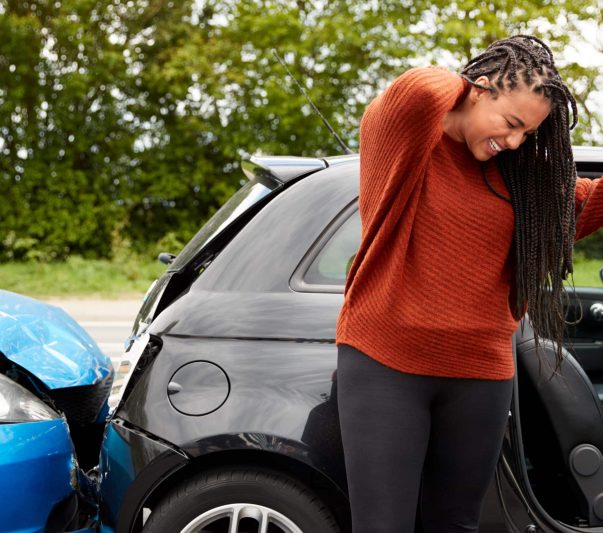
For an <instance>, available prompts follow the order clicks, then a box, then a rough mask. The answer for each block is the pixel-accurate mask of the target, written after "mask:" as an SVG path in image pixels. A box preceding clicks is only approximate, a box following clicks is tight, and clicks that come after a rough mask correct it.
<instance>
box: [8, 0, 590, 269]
mask: <svg viewBox="0 0 603 533" xmlns="http://www.w3.org/2000/svg"><path fill="white" fill-rule="evenodd" d="M597 2H598V0H571V1H569V0H559V1H558V2H551V1H542V0H530V1H525V0H524V1H521V2H517V1H511V0H485V1H483V2H478V3H476V2H474V1H470V0H457V1H455V2H444V1H442V0H439V1H436V2H434V1H429V2H427V1H426V0H415V1H398V0H396V1H394V0H383V1H379V2H376V1H352V0H333V1H331V2H310V1H305V0H297V1H292V0H291V1H288V0H226V1H217V0H205V1H201V2H197V1H195V2H193V1H192V0H179V1H175V0H128V1H126V0H37V1H36V2H35V3H34V2H31V1H29V0H0V34H1V35H2V36H3V39H2V41H0V155H1V156H2V157H1V158H0V235H2V236H3V237H2V238H1V239H0V261H8V260H37V261H47V260H55V259H61V258H65V257H68V256H69V255H71V254H78V255H81V256H82V257H114V258H119V257H125V256H127V255H130V256H131V255H132V254H143V255H144V256H151V255H154V254H155V253H156V252H157V251H158V248H160V247H161V246H164V245H165V246H167V247H168V248H169V249H167V250H165V251H174V250H175V248H176V247H180V246H181V244H182V243H184V242H186V240H187V239H188V238H190V237H191V236H192V235H193V234H194V233H195V232H196V231H197V229H198V228H199V226H200V225H201V224H202V223H203V222H205V221H206V220H207V219H208V218H209V217H210V216H211V214H212V213H213V212H215V210H216V209H217V208H218V207H219V205H221V204H222V203H223V202H224V201H225V200H226V199H227V198H228V197H229V196H230V195H231V194H232V193H233V192H234V191H235V190H236V189H237V188H238V187H239V186H240V181H241V179H242V175H241V173H240V169H239V160H240V159H241V157H242V156H243V155H245V154H247V153H254V152H258V151H261V152H263V153H274V154H297V155H324V154H335V153H339V152H340V148H339V146H338V145H337V143H336V142H335V140H334V139H333V137H332V136H331V135H330V134H329V133H328V131H327V130H326V128H325V127H324V126H323V124H322V122H321V121H320V119H319V117H318V116H316V115H315V114H314V113H313V112H312V111H311V109H310V107H309V106H308V104H307V103H306V101H305V100H304V98H303V97H302V96H301V95H300V94H299V91H298V90H297V89H296V87H295V86H294V84H293V82H292V81H291V80H290V79H289V78H288V77H287V76H286V74H285V72H284V70H283V69H282V67H281V66H280V65H279V64H278V63H277V62H276V60H275V58H274V56H273V55H272V52H271V50H272V49H273V48H276V49H277V50H278V51H279V52H280V53H281V54H282V55H283V56H284V58H285V61H286V62H287V64H288V65H289V67H290V68H291V70H292V71H293V73H294V74H295V75H296V76H297V77H298V78H299V79H300V80H301V83H302V84H304V85H305V87H306V88H307V89H308V90H309V92H310V93H311V95H312V98H313V99H314V100H315V101H316V103H317V105H318V107H319V108H320V109H321V111H322V112H323V114H324V115H325V116H326V117H327V118H328V119H329V121H330V122H331V123H332V124H333V126H334V127H335V129H336V130H337V131H338V132H339V133H340V135H341V136H342V138H344V139H346V140H347V142H348V144H349V145H350V147H351V148H353V149H356V148H357V141H356V139H357V128H358V122H359V118H360V116H361V114H362V111H363V109H364V106H365V105H366V103H367V102H368V101H369V100H370V99H371V98H372V97H373V96H374V95H375V94H376V93H377V92H378V91H379V90H380V89H381V88H383V87H384V86H385V84H387V83H388V82H389V81H390V80H391V79H393V78H394V77H395V76H396V75H397V74H399V73H400V72H402V71H403V70H404V69H406V68H408V67H410V66H413V65H425V64H429V63H440V64H444V65H447V66H450V67H451V68H459V67H460V66H461V65H462V64H463V63H464V62H465V61H466V60H467V59H468V58H469V57H471V56H473V55H475V54H476V53H478V52H479V51H480V50H482V49H483V48H484V47H485V46H487V45H488V44H489V43H490V42H492V41H493V40H495V39H497V38H500V37H503V36H506V35H509V34H513V33H518V32H528V33H533V34H536V35H540V36H542V37H543V38H544V39H545V40H546V41H548V42H550V43H551V44H552V46H553V48H554V50H555V51H556V52H559V51H561V50H562V49H563V48H564V47H565V46H567V45H568V44H570V43H572V42H574V41H575V40H577V39H578V38H579V37H580V31H581V26H580V24H581V23H582V22H583V21H588V20H591V21H598V23H599V24H600V23H601V10H600V9H598V6H597ZM563 73H564V75H565V77H566V79H567V80H568V82H569V83H570V84H571V85H572V86H573V87H574V91H575V93H576V96H577V98H578V101H579V103H580V105H581V110H582V114H583V118H582V119H581V120H582V121H581V123H580V127H579V129H578V130H577V131H576V135H575V139H576V141H579V142H598V143H601V141H602V139H601V138H600V134H601V131H602V129H601V116H600V115H597V114H596V113H594V111H593V109H591V107H592V105H591V104H590V103H589V101H588V97H589V95H590V94H591V92H592V91H593V90H594V89H595V87H596V74H597V73H596V72H594V71H593V69H591V68H587V67H585V66H583V65H579V64H568V65H565V66H564V68H563ZM597 125H598V129H597ZM592 132H594V133H592ZM597 132H598V133H597ZM597 135H599V136H598V137H597ZM161 251H164V250H161ZM120 254H121V255H120Z"/></svg>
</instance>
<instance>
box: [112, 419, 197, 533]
mask: <svg viewBox="0 0 603 533" xmlns="http://www.w3.org/2000/svg"><path fill="white" fill-rule="evenodd" d="M187 463H188V457H187V456H186V455H184V454H183V453H182V452H179V451H178V450H176V449H175V448H172V447H170V446H169V445H168V444H167V443H165V442H160V441H159V440H155V439H154V438H153V437H152V436H151V435H148V434H146V433H143V432H141V431H138V430H137V429H135V428H133V427H129V426H127V425H124V423H123V421H121V420H120V419H118V418H114V419H113V420H111V421H110V422H109V423H108V424H107V427H106V428H105V435H104V438H103V444H102V447H101V455H100V471H101V472H102V476H101V485H100V522H101V526H100V530H101V532H102V533H113V532H114V531H117V532H120V533H121V532H126V531H130V530H131V529H132V527H133V525H134V524H135V522H136V519H137V517H138V516H140V514H141V511H142V507H143V506H144V503H145V501H146V500H147V498H148V497H149V495H150V494H152V493H153V491H154V490H156V489H157V487H158V484H159V483H160V482H161V481H162V480H164V479H166V478H167V477H169V476H170V475H171V474H172V473H173V472H175V471H177V470H179V469H180V468H182V467H183V466H184V465H186V464H187Z"/></svg>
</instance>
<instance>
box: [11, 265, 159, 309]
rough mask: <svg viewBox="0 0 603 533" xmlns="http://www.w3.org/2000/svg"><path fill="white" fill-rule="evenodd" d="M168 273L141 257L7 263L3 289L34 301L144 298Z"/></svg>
mask: <svg viewBox="0 0 603 533" xmlns="http://www.w3.org/2000/svg"><path fill="white" fill-rule="evenodd" d="M164 270H165V265H162V264H161V263H159V261H156V260H155V261H151V260H149V259H139V258H129V259H128V260H127V261H123V262H115V261H107V260H100V259H99V260H96V259H82V258H81V257H71V258H70V259H68V260H67V261H65V262H62V263H4V264H0V288H2V289H5V290H8V291H13V292H18V293H20V294H25V295H27V296H33V297H34V298H50V297H56V298H106V299H120V298H132V297H140V296H141V295H143V294H144V293H145V292H146V290H147V289H148V288H149V285H150V284H151V282H152V281H153V280H154V279H156V278H157V277H159V276H160V275H161V273H162V272H163V271H164Z"/></svg>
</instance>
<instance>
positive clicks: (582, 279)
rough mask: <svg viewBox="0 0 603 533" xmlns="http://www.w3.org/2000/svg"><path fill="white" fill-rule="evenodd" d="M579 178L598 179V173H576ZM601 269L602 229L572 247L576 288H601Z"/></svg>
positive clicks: (602, 251) (602, 264)
mask: <svg viewBox="0 0 603 533" xmlns="http://www.w3.org/2000/svg"><path fill="white" fill-rule="evenodd" d="M578 174H579V175H580V176H581V177H589V178H593V177H598V176H600V173H599V172H597V173H594V174H591V173H585V172H578ZM601 268H603V229H601V230H599V231H597V232H595V233H593V234H592V235H589V236H588V237H585V238H584V239H580V240H579V241H577V242H576V245H575V247H574V276H573V282H574V285H575V286H576V287H590V288H598V289H601V288H603V282H602V281H601V277H600V274H599V272H600V270H601Z"/></svg>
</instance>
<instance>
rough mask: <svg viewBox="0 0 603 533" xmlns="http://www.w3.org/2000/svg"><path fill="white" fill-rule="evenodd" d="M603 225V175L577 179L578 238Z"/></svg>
mask: <svg viewBox="0 0 603 533" xmlns="http://www.w3.org/2000/svg"><path fill="white" fill-rule="evenodd" d="M601 227H603V176H601V177H599V178H597V179H594V180H591V179H588V178H578V179H577V180H576V240H578V239H582V238H584V237H586V236H588V235H590V234H591V233H594V232H595V231H597V230H598V229H599V228H601Z"/></svg>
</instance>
